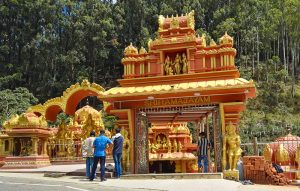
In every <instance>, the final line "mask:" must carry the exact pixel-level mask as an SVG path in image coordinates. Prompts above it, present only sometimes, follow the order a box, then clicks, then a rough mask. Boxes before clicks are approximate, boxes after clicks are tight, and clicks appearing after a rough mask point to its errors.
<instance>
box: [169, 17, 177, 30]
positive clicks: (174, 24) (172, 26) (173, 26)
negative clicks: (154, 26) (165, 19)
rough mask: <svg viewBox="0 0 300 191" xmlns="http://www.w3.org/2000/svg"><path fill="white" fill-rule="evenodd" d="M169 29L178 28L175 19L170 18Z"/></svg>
mask: <svg viewBox="0 0 300 191" xmlns="http://www.w3.org/2000/svg"><path fill="white" fill-rule="evenodd" d="M170 28H171V29H176V28H179V21H178V19H177V18H176V17H172V20H171V23H170Z"/></svg>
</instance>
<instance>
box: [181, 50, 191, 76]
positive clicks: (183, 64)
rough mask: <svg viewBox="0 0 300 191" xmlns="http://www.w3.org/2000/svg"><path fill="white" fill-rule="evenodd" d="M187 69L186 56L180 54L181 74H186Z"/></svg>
mask: <svg viewBox="0 0 300 191" xmlns="http://www.w3.org/2000/svg"><path fill="white" fill-rule="evenodd" d="M188 69H189V66H188V62H187V59H186V55H185V53H183V54H182V73H183V74H187V73H188Z"/></svg>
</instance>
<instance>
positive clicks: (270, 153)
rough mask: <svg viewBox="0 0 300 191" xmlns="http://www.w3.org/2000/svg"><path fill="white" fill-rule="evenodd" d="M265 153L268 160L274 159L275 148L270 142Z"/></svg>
mask: <svg viewBox="0 0 300 191" xmlns="http://www.w3.org/2000/svg"><path fill="white" fill-rule="evenodd" d="M263 155H264V157H265V159H266V160H267V161H272V155H273V150H272V149H271V147H270V145H269V144H267V145H266V147H265V149H264V152H263Z"/></svg>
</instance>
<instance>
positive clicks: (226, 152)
mask: <svg viewBox="0 0 300 191" xmlns="http://www.w3.org/2000/svg"><path fill="white" fill-rule="evenodd" d="M240 145H241V138H240V136H239V135H237V134H236V126H235V125H233V124H232V123H231V122H230V123H229V125H228V126H227V127H226V135H225V137H224V138H223V160H222V163H223V169H226V165H227V160H226V159H227V157H228V163H229V170H235V169H236V165H237V162H238V160H239V158H240V156H241V153H242V149H241V148H240Z"/></svg>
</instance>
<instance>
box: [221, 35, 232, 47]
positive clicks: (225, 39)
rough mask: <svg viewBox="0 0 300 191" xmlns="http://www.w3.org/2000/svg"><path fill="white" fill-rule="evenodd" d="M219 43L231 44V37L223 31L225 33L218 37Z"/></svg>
mask: <svg viewBox="0 0 300 191" xmlns="http://www.w3.org/2000/svg"><path fill="white" fill-rule="evenodd" d="M220 44H221V45H222V44H230V45H233V38H232V37H231V36H229V35H228V34H227V32H225V34H224V35H223V36H222V37H221V38H220Z"/></svg>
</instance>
